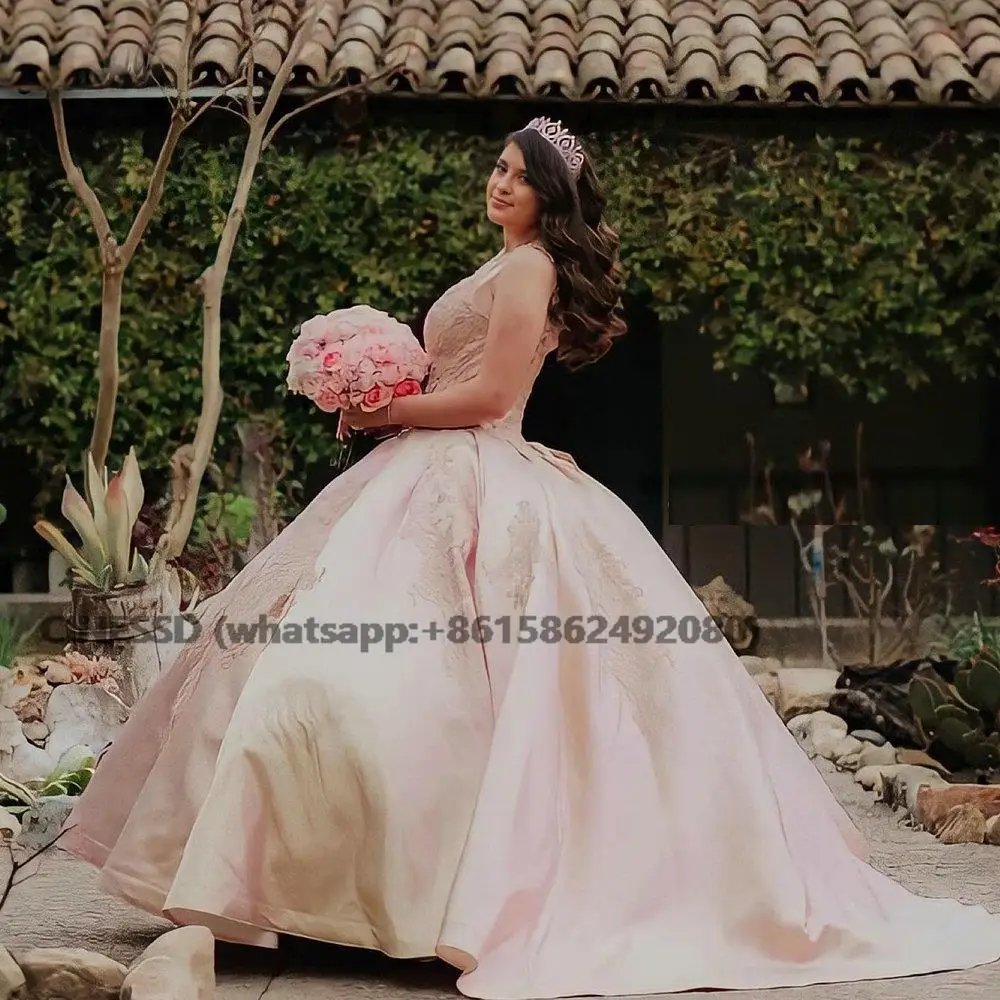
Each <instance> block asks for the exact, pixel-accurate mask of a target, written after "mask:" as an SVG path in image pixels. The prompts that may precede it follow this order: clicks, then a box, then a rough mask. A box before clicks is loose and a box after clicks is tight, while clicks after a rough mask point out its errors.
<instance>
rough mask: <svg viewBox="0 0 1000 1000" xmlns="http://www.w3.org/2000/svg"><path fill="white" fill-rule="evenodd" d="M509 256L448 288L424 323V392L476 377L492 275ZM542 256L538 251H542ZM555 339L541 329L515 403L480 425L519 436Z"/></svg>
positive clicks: (551, 331)
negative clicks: (426, 361)
mask: <svg viewBox="0 0 1000 1000" xmlns="http://www.w3.org/2000/svg"><path fill="white" fill-rule="evenodd" d="M539 249H540V248H539ZM514 252H529V253H530V252H532V251H531V250H526V249H524V248H518V251H501V252H500V253H498V254H497V255H496V256H495V257H493V258H491V259H490V260H488V261H487V262H486V263H485V264H483V265H482V267H480V268H479V269H478V270H476V271H475V272H474V273H473V274H470V275H469V276H468V277H466V278H463V279H462V280H461V281H460V282H458V284H456V285H453V286H452V287H451V288H449V289H448V290H447V291H446V292H445V293H444V294H443V295H442V296H441V297H440V298H439V299H438V300H437V302H435V303H434V305H433V306H432V307H431V309H430V312H428V314H427V319H426V321H425V323H424V348H425V350H426V351H427V353H428V354H429V355H430V358H431V369H430V373H429V375H428V379H427V387H426V391H427V392H433V391H435V390H438V389H443V388H445V387H446V386H449V385H456V384H458V383H460V382H467V381H469V380H470V379H472V378H474V377H475V375H476V373H477V372H478V371H479V364H480V361H481V359H482V355H483V349H484V347H485V345H486V334H487V332H488V330H489V325H490V314H491V312H492V310H493V300H494V294H495V284H496V278H497V275H499V273H500V271H501V270H502V269H503V267H504V265H505V264H506V263H507V261H508V260H509V259H510V256H511V254H512V253H514ZM542 252H543V253H544V251H542ZM558 340H559V337H558V333H557V331H556V330H555V329H554V328H553V327H552V326H551V324H548V325H546V328H545V330H544V331H543V332H542V335H541V338H540V340H539V343H538V347H537V348H536V350H535V354H534V356H533V357H532V359H531V364H530V365H529V366H528V368H527V369H526V370H525V372H524V382H523V386H522V388H521V391H520V393H519V394H518V397H517V400H516V402H515V403H514V406H513V407H512V408H511V409H510V411H509V412H508V413H507V414H506V415H505V416H504V417H503V418H501V419H500V420H495V421H492V422H491V423H489V424H485V425H484V426H486V427H496V428H502V429H504V430H510V431H514V432H516V433H518V434H520V431H521V421H522V418H523V416H524V408H525V406H526V404H527V402H528V397H529V396H530V395H531V390H532V387H533V386H534V384H535V380H536V379H537V378H538V373H539V372H540V371H541V370H542V365H543V363H544V362H545V358H546V356H547V355H548V353H549V352H550V351H551V350H553V349H554V348H555V347H556V346H557V345H558Z"/></svg>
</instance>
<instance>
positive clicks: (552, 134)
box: [527, 118, 583, 178]
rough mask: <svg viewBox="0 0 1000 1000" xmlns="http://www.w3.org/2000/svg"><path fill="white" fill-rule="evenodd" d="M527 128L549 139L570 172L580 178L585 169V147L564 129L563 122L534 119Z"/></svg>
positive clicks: (549, 119)
mask: <svg viewBox="0 0 1000 1000" xmlns="http://www.w3.org/2000/svg"><path fill="white" fill-rule="evenodd" d="M527 127H528V128H530V129H533V130H534V131H535V132H537V133H538V134H539V135H540V136H542V137H543V138H545V139H548V141H549V142H551V143H552V145H553V146H555V148H556V151H557V152H558V153H559V155H560V156H561V157H562V158H563V159H564V160H565V161H566V166H567V167H569V172H570V173H571V174H572V175H573V176H574V177H575V178H576V177H579V176H580V171H581V170H582V169H583V147H582V146H581V145H580V140H579V139H577V137H576V136H575V135H573V133H572V132H570V131H569V129H565V128H563V124H562V122H554V121H552V119H551V118H532V119H531V121H530V122H528V125H527Z"/></svg>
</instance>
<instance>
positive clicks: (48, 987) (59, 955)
mask: <svg viewBox="0 0 1000 1000" xmlns="http://www.w3.org/2000/svg"><path fill="white" fill-rule="evenodd" d="M10 955H11V957H12V958H13V959H14V961H15V962H16V963H17V964H18V966H20V968H21V972H22V973H24V979H25V984H26V992H27V996H28V997H29V998H30V1000H118V998H119V995H120V993H121V988H122V984H123V983H124V982H125V975H126V971H127V970H126V969H125V966H124V965H121V964H120V963H119V962H115V961H114V960H113V959H110V958H107V957H106V956H104V955H99V954H97V952H93V951H85V950H84V949H83V948H28V949H25V950H23V951H22V950H20V949H17V950H15V949H11V950H10Z"/></svg>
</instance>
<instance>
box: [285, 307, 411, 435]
mask: <svg viewBox="0 0 1000 1000" xmlns="http://www.w3.org/2000/svg"><path fill="white" fill-rule="evenodd" d="M286 360H287V362H288V378H287V385H288V389H289V391H291V392H295V393H299V394H301V395H303V396H305V397H307V398H308V399H310V400H312V402H314V403H315V404H316V406H318V407H319V408H320V409H321V410H323V411H324V413H335V412H337V411H338V410H341V411H342V410H345V409H347V408H349V407H360V408H361V409H362V410H365V411H366V412H369V413H370V412H373V411H375V410H379V409H382V408H383V407H387V406H388V405H389V404H390V403H391V402H392V401H393V399H394V398H396V397H397V396H412V395H417V394H419V393H420V392H421V391H422V388H421V385H422V383H423V381H424V379H425V378H426V377H427V372H428V369H429V367H430V359H429V358H428V357H427V354H426V353H425V352H424V349H423V348H422V347H421V346H420V342H419V341H418V340H417V338H416V337H415V336H414V335H413V332H412V331H411V330H410V328H409V327H408V326H407V325H406V324H405V323H400V322H399V321H398V320H396V319H394V318H393V317H392V316H390V315H389V314H388V313H385V312H381V311H379V310H378V309H373V308H372V307H371V306H351V307H350V308H349V309H337V310H335V311H334V312H331V313H327V314H326V315H320V316H314V317H313V318H312V319H310V320H307V321H306V322H305V323H303V324H302V326H301V327H300V328H299V332H298V335H297V336H296V338H295V340H294V342H293V343H292V346H291V348H289V351H288V355H287V357H286ZM337 437H338V438H340V439H342V438H343V437H344V433H343V430H342V425H340V426H338V428H337Z"/></svg>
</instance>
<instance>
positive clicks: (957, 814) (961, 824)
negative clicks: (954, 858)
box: [937, 802, 986, 844]
mask: <svg viewBox="0 0 1000 1000" xmlns="http://www.w3.org/2000/svg"><path fill="white" fill-rule="evenodd" d="M937 838H938V840H940V841H941V843H942V844H981V843H982V842H983V841H984V840H985V838H986V817H985V816H984V815H983V814H982V813H981V812H980V811H979V810H978V809H977V808H976V807H975V806H974V805H971V804H969V803H968V802H966V803H964V804H962V805H957V806H954V807H953V808H951V809H949V810H948V813H947V815H946V816H945V818H944V822H942V823H941V825H940V826H939V828H938V831H937Z"/></svg>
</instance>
